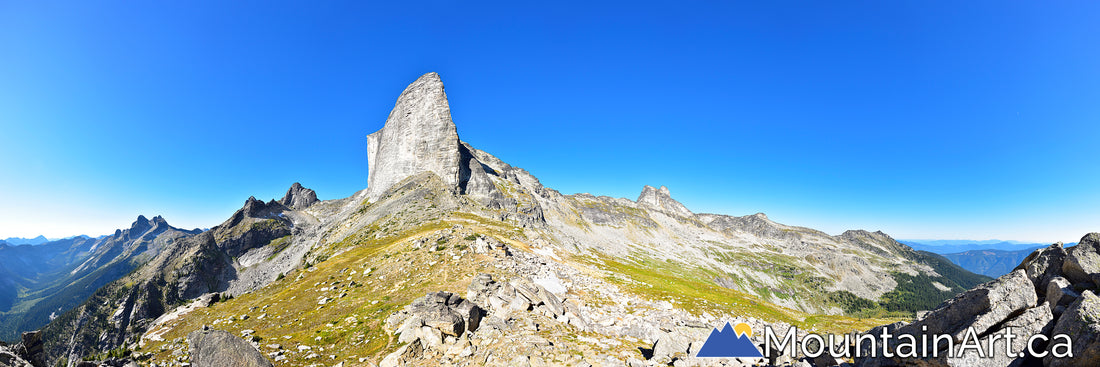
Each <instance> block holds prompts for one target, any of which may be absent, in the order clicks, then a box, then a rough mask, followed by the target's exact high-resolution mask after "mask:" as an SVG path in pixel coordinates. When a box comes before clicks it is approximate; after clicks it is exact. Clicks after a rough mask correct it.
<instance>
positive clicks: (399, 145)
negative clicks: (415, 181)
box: [367, 73, 461, 200]
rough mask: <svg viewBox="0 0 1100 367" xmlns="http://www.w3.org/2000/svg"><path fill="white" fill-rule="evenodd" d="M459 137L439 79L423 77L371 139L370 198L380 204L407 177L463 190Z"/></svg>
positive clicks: (431, 76) (402, 96)
mask: <svg viewBox="0 0 1100 367" xmlns="http://www.w3.org/2000/svg"><path fill="white" fill-rule="evenodd" d="M460 158H461V156H460V154H459V141H458V131H457V130H456V129H455V124H454V122H453V121H451V107H450V105H448V103H447V94H446V93H444V91H443V81H441V80H440V79H439V74H436V73H427V74H424V75H422V76H421V77H420V78H419V79H417V80H416V81H415V82H413V83H412V84H409V86H408V87H406V88H405V91H403V92H401V96H400V97H398V98H397V103H396V104H395V105H394V107H393V110H392V111H390V116H389V118H387V119H386V124H385V126H384V127H382V129H381V130H378V131H377V132H375V133H373V134H370V135H368V136H367V167H368V170H369V172H368V179H367V180H368V183H367V196H368V197H369V198H370V199H371V200H377V199H378V198H379V197H381V196H382V194H383V193H384V192H385V191H386V190H387V189H389V188H390V187H391V186H393V185H394V184H396V183H398V182H399V181H401V180H403V179H404V178H405V177H409V176H412V175H415V174H417V173H420V172H424V171H429V172H433V173H435V174H436V175H438V176H439V177H440V178H441V179H443V182H444V183H445V184H447V185H449V186H454V187H457V186H458V184H459V159H460Z"/></svg>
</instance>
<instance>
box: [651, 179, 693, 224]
mask: <svg viewBox="0 0 1100 367" xmlns="http://www.w3.org/2000/svg"><path fill="white" fill-rule="evenodd" d="M637 202H638V204H639V205H644V206H647V207H650V208H653V209H657V210H660V211H663V212H666V213H671V214H676V215H681V216H685V217H690V216H692V215H693V214H692V213H691V211H690V210H688V208H687V207H685V206H684V204H680V202H679V201H676V200H675V199H673V198H672V195H670V194H669V191H668V188H667V187H664V186H661V188H660V189H657V188H654V187H653V186H649V185H646V186H645V187H644V188H642V194H641V195H638V200H637Z"/></svg>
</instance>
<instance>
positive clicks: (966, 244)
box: [898, 240, 1073, 263]
mask: <svg viewBox="0 0 1100 367" xmlns="http://www.w3.org/2000/svg"><path fill="white" fill-rule="evenodd" d="M898 242H901V243H904V244H906V245H909V247H912V248H913V249H914V250H920V251H928V252H932V253H937V254H940V255H944V254H954V253H959V252H967V251H973V250H1000V251H1020V250H1026V249H1035V248H1039V247H1047V246H1050V243H1034V242H1021V241H1002V240H982V241H976V240H898ZM1051 243H1053V242H1051ZM1071 245H1073V244H1066V246H1067V247H1069V246H1071ZM1017 263H1018V262H1017Z"/></svg>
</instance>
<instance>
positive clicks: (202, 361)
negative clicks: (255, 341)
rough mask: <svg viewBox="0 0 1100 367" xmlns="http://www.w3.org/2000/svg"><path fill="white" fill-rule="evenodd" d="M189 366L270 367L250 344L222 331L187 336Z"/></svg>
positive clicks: (201, 332) (206, 331)
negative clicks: (189, 356) (189, 352)
mask: <svg viewBox="0 0 1100 367" xmlns="http://www.w3.org/2000/svg"><path fill="white" fill-rule="evenodd" d="M187 341H188V342H189V343H191V365H193V366H204V367H271V366H272V365H271V362H270V361H268V360H267V359H265V358H264V356H263V355H262V354H260V351H258V350H256V348H254V347H253V346H252V345H251V344H248V342H246V341H244V339H241V338H238V337H236V336H233V334H230V333H229V332H226V331H222V330H200V331H194V332H191V333H190V334H187Z"/></svg>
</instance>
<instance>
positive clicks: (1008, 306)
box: [898, 269, 1038, 342]
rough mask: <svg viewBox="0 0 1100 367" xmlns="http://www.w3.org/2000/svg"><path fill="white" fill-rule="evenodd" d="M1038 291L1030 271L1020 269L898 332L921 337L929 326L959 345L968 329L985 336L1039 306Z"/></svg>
mask: <svg viewBox="0 0 1100 367" xmlns="http://www.w3.org/2000/svg"><path fill="white" fill-rule="evenodd" d="M1034 289H1035V287H1034V284H1033V283H1032V282H1031V280H1030V278H1028V276H1027V272H1026V271H1025V270H1022V269H1018V270H1015V271H1013V272H1011V273H1008V274H1006V275H1003V276H1001V277H1000V278H997V279H995V280H992V281H990V282H987V283H985V284H982V285H979V286H977V287H975V288H974V289H971V290H969V291H966V292H964V293H962V294H959V295H958V296H955V298H952V299H950V300H948V301H947V302H945V303H944V304H942V305H940V306H939V307H937V308H936V309H935V310H932V312H929V313H928V316H925V318H924V319H921V320H918V321H916V322H914V323H912V324H909V325H906V326H904V327H902V328H900V329H899V330H898V333H906V334H912V335H918V336H919V335H920V334H922V331H921V330H922V328H923V327H927V328H928V329H927V330H928V331H927V332H928V333H932V334H951V335H953V336H954V339H955V341H956V342H959V341H961V340H962V337H963V336H964V335H965V333H966V331H967V328H973V329H974V331H975V332H977V333H978V334H982V333H985V332H986V331H988V330H989V328H990V327H992V326H994V325H997V324H999V323H1001V322H1002V321H1005V320H1006V319H1008V318H1009V317H1010V316H1012V315H1013V314H1015V313H1017V312H1018V311H1022V310H1025V309H1028V308H1031V307H1033V306H1035V305H1036V303H1037V302H1038V296H1037V295H1036V294H1035V291H1034Z"/></svg>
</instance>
